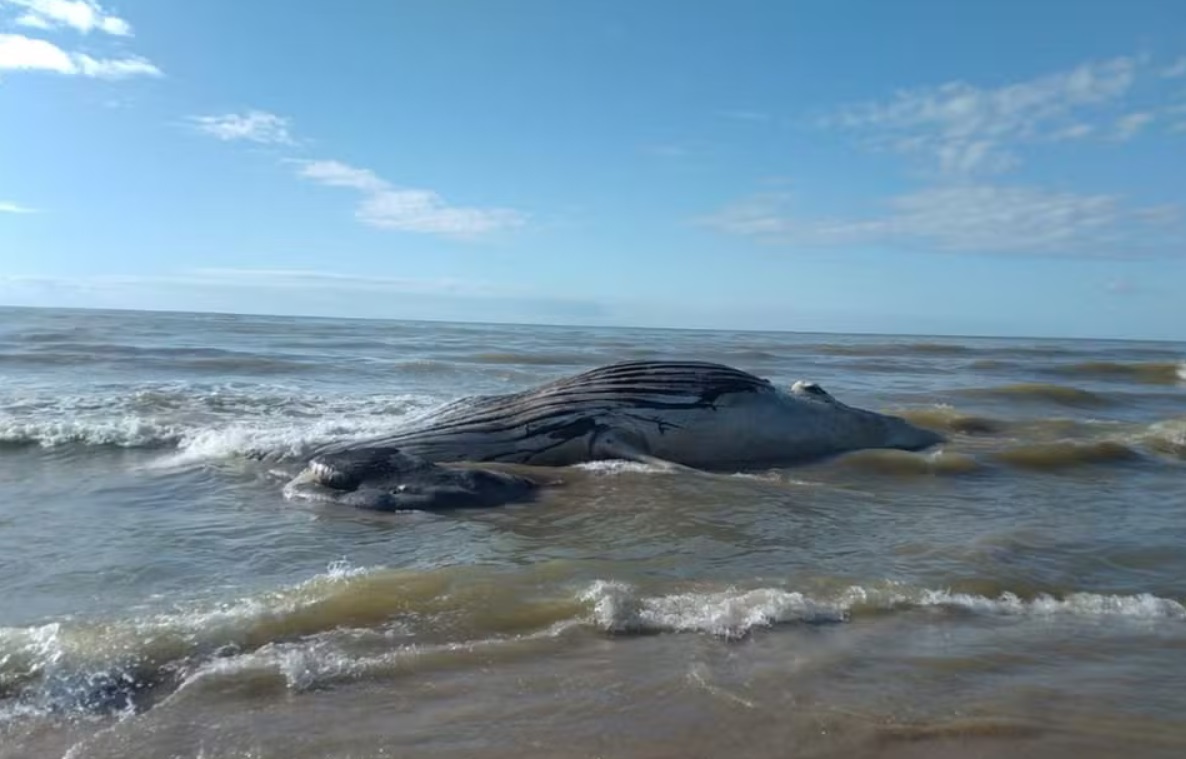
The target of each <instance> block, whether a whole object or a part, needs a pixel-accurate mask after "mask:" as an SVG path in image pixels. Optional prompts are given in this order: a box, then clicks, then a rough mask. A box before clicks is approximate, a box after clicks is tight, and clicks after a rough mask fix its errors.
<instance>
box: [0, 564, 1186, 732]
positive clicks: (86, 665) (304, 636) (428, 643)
mask: <svg viewBox="0 0 1186 759" xmlns="http://www.w3.org/2000/svg"><path fill="white" fill-rule="evenodd" d="M540 580H541V578H540V576H538V575H537V574H535V573H533V572H532V571H531V570H527V571H522V570H518V571H516V570H498V571H493V572H492V571H491V570H490V569H488V568H481V567H454V568H447V569H436V570H429V571H422V572H416V571H403V570H393V569H386V568H376V569H369V570H363V569H357V568H352V567H350V566H349V565H344V564H338V565H333V566H331V567H330V568H329V570H328V571H326V572H325V573H322V574H318V575H316V576H314V577H312V578H310V579H309V580H307V581H305V582H302V583H298V584H296V585H293V586H289V587H286V588H281V589H278V590H276V591H272V592H265V593H259V594H256V595H250V596H246V597H243V598H240V599H238V600H234V601H231V602H229V603H209V604H191V605H189V606H182V607H180V608H177V609H175V610H173V611H169V612H149V611H142V612H139V613H136V612H132V613H131V615H130V616H127V617H124V618H122V619H114V620H108V621H103V622H100V621H94V622H86V621H63V622H52V623H49V624H43V625H36V626H30V627H9V628H0V722H2V721H3V720H4V718H5V717H7V718H9V719H11V718H13V717H17V716H22V715H28V714H44V713H51V712H63V711H64V712H104V711H106V712H111V711H135V710H142V709H145V708H150V707H151V705H152V704H153V703H156V702H158V701H159V700H160V699H161V698H165V697H168V695H169V693H170V692H173V691H175V690H177V689H186V688H191V687H201V686H202V684H203V683H205V682H207V681H210V680H212V679H213V680H216V681H217V680H225V679H228V678H230V679H232V680H233V679H239V678H243V677H250V678H252V679H253V680H258V678H259V677H260V676H273V677H276V678H277V679H278V680H279V681H280V682H281V683H283V684H284V685H285V686H286V687H288V688H290V689H293V690H304V689H307V688H316V687H324V686H325V685H327V684H330V683H334V682H338V681H343V680H357V679H360V678H368V677H375V676H383V675H385V674H389V673H392V672H394V671H398V670H400V669H402V668H405V667H407V666H433V664H434V663H440V664H444V665H448V666H456V664H457V663H458V662H464V661H466V660H471V661H474V663H475V664H476V663H477V662H478V661H479V660H487V659H488V657H489V656H490V655H493V654H495V653H496V652H497V651H500V650H502V651H505V652H507V653H508V655H513V654H514V652H515V651H516V650H518V651H521V652H522V653H523V654H525V655H528V654H530V652H531V651H532V650H538V644H540V643H541V642H542V643H543V644H545V645H546V644H547V641H549V640H552V641H559V640H560V639H561V638H562V636H564V635H565V633H566V631H569V630H574V629H577V628H582V627H583V628H591V629H594V630H597V631H600V632H601V633H603V634H607V635H612V636H621V635H630V634H655V633H699V634H706V635H713V636H718V637H722V638H726V639H735V638H740V637H744V636H746V635H748V634H750V633H751V632H752V631H754V630H756V629H760V628H771V627H774V626H778V625H787V624H844V623H847V622H849V621H850V620H851V619H853V618H858V617H862V616H870V615H872V616H879V615H883V614H885V613H893V612H909V611H911V610H915V609H920V608H926V609H932V610H935V611H939V612H942V611H950V612H952V613H954V614H957V615H967V614H974V615H987V616H994V617H1006V618H1016V619H1018V620H1024V619H1027V618H1041V619H1043V620H1044V621H1045V623H1047V624H1049V623H1053V622H1056V621H1057V620H1059V619H1070V620H1073V619H1107V618H1112V619H1117V620H1124V619H1133V620H1142V621H1143V622H1145V623H1158V624H1172V625H1181V624H1183V622H1186V607H1183V605H1182V603H1180V602H1179V601H1177V600H1175V599H1170V598H1162V597H1158V596H1155V595H1151V594H1137V595H1102V594H1096V593H1088V592H1073V593H1068V594H1065V595H1053V594H1046V593H1039V594H1036V595H1030V596H1028V597H1024V596H1022V595H1020V594H1016V593H1012V592H1009V591H1006V590H1002V591H1001V592H1000V594H999V595H996V596H988V595H978V594H975V593H960V592H953V591H951V590H945V589H930V588H916V587H910V586H904V585H898V584H885V583H881V584H872V585H828V586H827V587H815V586H814V585H813V587H812V588H811V589H808V588H795V587H786V586H779V585H771V584H761V585H757V586H753V587H735V586H732V587H722V586H715V587H713V586H704V585H698V586H693V587H687V586H684V587H667V588H666V589H664V588H655V589H652V590H649V591H648V590H644V589H641V588H638V587H636V586H635V585H633V584H631V583H627V582H621V581H617V580H598V581H594V582H592V583H588V582H586V583H583V584H581V585H580V586H578V587H576V588H573V587H572V586H571V585H567V584H565V583H563V582H559V583H552V584H551V588H552V590H551V592H550V593H548V592H546V591H545V592H542V593H541V588H540ZM524 587H531V588H532V589H533V590H532V592H530V593H525V592H523V588H524ZM828 588H830V589H828ZM445 620H447V621H448V622H447V624H444V623H443V622H444V621H445ZM1141 629H1148V628H1147V627H1146V628H1141Z"/></svg>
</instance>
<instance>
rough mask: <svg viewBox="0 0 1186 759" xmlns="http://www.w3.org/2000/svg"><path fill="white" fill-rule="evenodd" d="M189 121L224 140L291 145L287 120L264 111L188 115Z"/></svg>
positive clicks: (206, 132) (293, 141)
mask: <svg viewBox="0 0 1186 759" xmlns="http://www.w3.org/2000/svg"><path fill="white" fill-rule="evenodd" d="M189 122H190V123H191V124H192V125H193V126H194V128H195V129H197V130H198V131H200V132H203V133H205V134H208V135H210V136H211V137H215V138H217V139H220V140H224V141H226V142H231V141H235V140H245V141H247V142H257V143H260V144H264V145H292V144H295V140H293V138H292V133H291V131H290V126H289V121H288V119H286V118H283V117H281V116H277V115H276V114H274V113H268V112H266V111H248V112H246V113H242V114H239V113H224V114H220V115H217V116H191V117H190V118H189Z"/></svg>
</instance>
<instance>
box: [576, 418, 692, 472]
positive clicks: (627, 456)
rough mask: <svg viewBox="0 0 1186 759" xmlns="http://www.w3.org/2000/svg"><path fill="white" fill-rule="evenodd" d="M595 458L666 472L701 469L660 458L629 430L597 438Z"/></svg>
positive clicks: (617, 429)
mask: <svg viewBox="0 0 1186 759" xmlns="http://www.w3.org/2000/svg"><path fill="white" fill-rule="evenodd" d="M591 448H592V451H591V453H592V454H593V457H594V458H597V459H602V460H609V459H618V460H621V461H633V462H636V463H638V464H646V465H647V466H651V467H654V468H656V469H661V470H663V471H665V472H697V473H699V472H700V470H699V469H695V468H693V467H689V466H684V465H683V464H677V463H676V462H674V461H668V460H667V459H663V458H659V457H658V456H654V455H652V454H651V453H649V452H648V451H647V449H646V439H645V438H644V437H643V436H642V435H639V434H637V433H634V432H631V431H630V430H629V429H628V428H622V427H614V428H612V429H609V430H607V431H605V432H603V433H601V434H600V435H598V436H597V438H596V440H594V442H593V445H592V446H591Z"/></svg>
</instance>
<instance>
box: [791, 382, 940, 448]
mask: <svg viewBox="0 0 1186 759" xmlns="http://www.w3.org/2000/svg"><path fill="white" fill-rule="evenodd" d="M791 395H792V396H793V397H795V398H796V399H797V400H799V401H801V402H802V403H803V404H805V405H808V406H811V407H813V408H814V409H815V410H816V411H817V412H819V414H820V415H822V416H824V417H826V418H828V420H829V424H830V426H831V427H832V432H833V435H834V440H835V443H836V448H837V450H859V449H862V448H893V449H897V450H902V451H923V450H926V449H928V448H931V447H933V446H936V445H939V444H941V443H944V442H946V440H947V439H946V438H945V437H943V436H942V435H940V434H939V433H938V432H935V431H934V430H929V429H926V428H925V427H919V426H917V425H915V424H912V423H911V422H908V421H907V420H905V419H903V418H901V417H898V416H891V415H889V414H880V413H878V412H876V411H869V410H867V409H862V408H856V407H855V406H849V405H847V404H844V403H841V402H840V401H838V400H836V398H834V397H833V396H832V395H830V394H829V393H828V392H827V391H826V390H824V389H823V388H822V387H820V386H819V385H818V384H817V383H815V382H807V381H804V380H800V381H798V382H796V383H795V384H794V385H792V386H791Z"/></svg>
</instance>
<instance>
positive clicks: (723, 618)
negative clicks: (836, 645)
mask: <svg viewBox="0 0 1186 759" xmlns="http://www.w3.org/2000/svg"><path fill="white" fill-rule="evenodd" d="M579 598H580V600H581V601H584V602H586V603H591V604H592V605H593V609H592V611H593V621H594V623H595V624H596V625H597V626H598V627H600V628H601V629H603V630H605V631H607V632H615V633H624V632H706V633H710V634H713V635H721V636H724V637H738V636H742V635H745V634H746V633H748V632H749V631H751V630H753V629H754V628H758V627H770V626H773V625H775V624H785V623H790V622H808V623H821V622H843V621H846V620H847V619H848V618H849V617H850V615H851V614H852V613H853V612H854V611H856V610H859V609H861V608H869V609H878V610H892V609H900V608H907V609H909V608H927V607H940V608H943V607H945V608H953V609H959V610H962V611H968V612H973V613H977V614H993V615H1005V616H1025V617H1054V616H1071V617H1085V618H1086V617H1095V618H1099V617H1119V618H1128V619H1142V620H1174V621H1183V620H1186V606H1183V605H1182V604H1181V603H1179V602H1178V601H1174V600H1172V599H1168V598H1160V597H1158V596H1154V595H1151V594H1147V593H1145V594H1139V595H1133V596H1120V595H1100V594H1094V593H1072V594H1069V595H1067V596H1066V597H1064V598H1055V597H1053V596H1050V595H1039V596H1037V597H1035V598H1033V599H1031V600H1023V599H1021V598H1020V597H1019V596H1017V595H1015V594H1013V593H1003V594H1002V595H1000V596H998V597H996V598H989V597H986V596H978V595H972V594H967V593H952V592H949V591H946V590H932V589H909V588H901V589H896V588H893V587H890V588H865V587H861V586H851V587H848V588H846V589H845V590H843V591H841V592H839V593H837V594H835V595H832V596H828V597H819V598H816V597H811V596H808V595H806V594H804V593H801V592H798V591H793V590H786V589H782V588H755V589H750V590H741V589H733V588H731V589H728V590H725V591H716V592H704V593H695V592H692V593H678V594H673V595H664V596H645V595H641V594H639V593H638V592H637V591H636V590H635V589H634V588H633V587H631V586H630V585H627V584H624V583H620V582H610V581H597V582H595V583H593V585H591V586H590V587H588V588H587V589H586V590H584V591H582V592H581V593H580V596H579Z"/></svg>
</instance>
